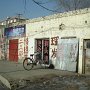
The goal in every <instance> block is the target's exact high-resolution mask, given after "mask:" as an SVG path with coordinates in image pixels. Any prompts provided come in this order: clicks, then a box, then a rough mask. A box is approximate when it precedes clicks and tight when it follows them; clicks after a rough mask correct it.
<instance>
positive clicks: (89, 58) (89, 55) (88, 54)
mask: <svg viewBox="0 0 90 90" xmlns="http://www.w3.org/2000/svg"><path fill="white" fill-rule="evenodd" d="M83 53H84V54H83V56H84V62H83V63H84V64H83V67H84V73H85V74H90V39H89V40H84V52H83Z"/></svg>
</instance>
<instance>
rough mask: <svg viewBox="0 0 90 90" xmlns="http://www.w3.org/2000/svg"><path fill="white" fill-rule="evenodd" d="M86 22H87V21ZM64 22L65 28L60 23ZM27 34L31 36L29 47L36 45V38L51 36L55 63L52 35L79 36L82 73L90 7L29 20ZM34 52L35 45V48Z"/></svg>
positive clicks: (89, 34) (89, 20) (88, 34)
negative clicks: (84, 40) (60, 28)
mask: <svg viewBox="0 0 90 90" xmlns="http://www.w3.org/2000/svg"><path fill="white" fill-rule="evenodd" d="M85 22H86V23H85ZM61 24H64V25H65V27H64V28H63V30H59V25H61ZM26 36H27V37H29V49H30V48H31V47H33V46H35V38H50V60H52V62H53V63H54V64H55V60H56V58H51V56H52V49H54V48H55V49H57V46H55V45H51V38H52V37H57V36H59V38H61V37H74V36H75V37H77V38H78V39H79V66H78V67H79V73H82V53H83V39H90V9H84V10H78V11H77V13H76V12H69V13H63V14H55V15H51V16H47V17H44V18H43V17H41V18H36V19H32V20H29V21H28V23H27V24H26ZM32 51H33V52H34V47H33V50H32Z"/></svg>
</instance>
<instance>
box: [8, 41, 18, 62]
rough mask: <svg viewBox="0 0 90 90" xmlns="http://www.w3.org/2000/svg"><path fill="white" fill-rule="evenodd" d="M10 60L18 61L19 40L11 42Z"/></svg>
mask: <svg viewBox="0 0 90 90" xmlns="http://www.w3.org/2000/svg"><path fill="white" fill-rule="evenodd" d="M9 60H10V61H14V62H17V61H18V39H13V40H9Z"/></svg>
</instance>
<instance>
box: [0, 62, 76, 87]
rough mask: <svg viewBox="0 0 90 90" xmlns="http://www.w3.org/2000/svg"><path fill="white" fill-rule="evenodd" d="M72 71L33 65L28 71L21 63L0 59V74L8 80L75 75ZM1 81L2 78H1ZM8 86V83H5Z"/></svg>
mask: <svg viewBox="0 0 90 90" xmlns="http://www.w3.org/2000/svg"><path fill="white" fill-rule="evenodd" d="M75 74H76V73H74V72H68V71H61V70H55V69H40V67H35V68H34V69H32V70H30V71H26V70H24V68H23V65H22V64H21V63H15V62H10V61H0V75H1V76H2V77H4V78H5V79H6V80H7V81H8V82H10V81H12V80H22V79H29V80H33V79H34V78H35V77H37V78H39V77H44V76H45V75H47V76H48V75H75ZM2 81H3V79H2ZM7 85H8V86H7V87H9V88H10V86H9V84H7Z"/></svg>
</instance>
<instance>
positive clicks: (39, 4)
mask: <svg viewBox="0 0 90 90" xmlns="http://www.w3.org/2000/svg"><path fill="white" fill-rule="evenodd" d="M32 1H33V2H34V3H36V4H37V5H38V6H40V7H42V8H43V9H46V10H48V11H51V12H57V13H58V11H57V10H52V9H49V8H46V7H44V6H43V5H41V4H42V3H39V2H37V1H35V0H32Z"/></svg>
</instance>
